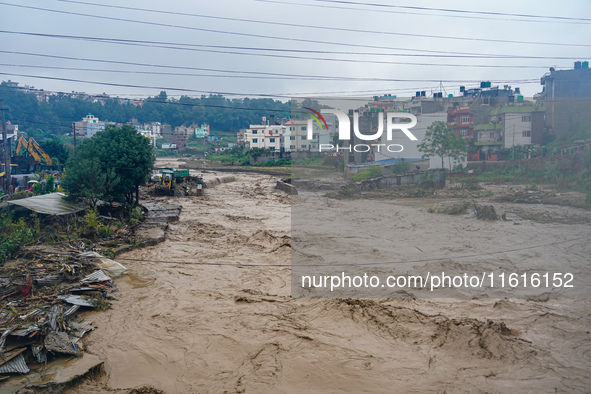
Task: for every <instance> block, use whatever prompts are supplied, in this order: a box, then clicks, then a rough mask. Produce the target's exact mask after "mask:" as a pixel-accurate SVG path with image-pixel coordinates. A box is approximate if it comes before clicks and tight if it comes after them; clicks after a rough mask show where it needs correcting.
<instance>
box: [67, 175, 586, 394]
mask: <svg viewBox="0 0 591 394" xmlns="http://www.w3.org/2000/svg"><path fill="white" fill-rule="evenodd" d="M275 181H276V179H275V178H273V177H269V176H264V175H253V174H248V175H237V181H236V182H232V183H227V184H221V185H218V186H216V187H215V188H212V189H207V192H206V196H203V197H190V198H180V199H175V202H178V203H181V204H182V205H183V210H182V213H181V217H180V220H179V221H178V222H177V223H174V224H172V225H171V226H170V231H169V233H168V236H167V240H166V241H165V242H164V243H161V244H158V245H155V246H151V247H148V248H145V249H141V250H135V251H132V252H129V253H126V254H124V255H122V256H120V257H121V258H122V259H121V260H120V262H121V263H123V264H124V265H126V266H127V267H128V268H129V270H130V271H129V274H128V275H127V277H125V278H122V279H119V280H118V281H117V285H118V287H119V292H118V293H117V294H116V297H117V299H118V300H117V301H114V303H113V307H112V308H111V309H110V310H109V311H107V312H105V313H100V314H96V315H94V316H93V321H94V322H95V324H96V325H97V326H98V328H97V329H96V330H95V331H94V332H92V333H91V334H90V336H89V337H88V339H87V340H86V350H87V351H88V352H90V353H93V354H95V355H97V356H98V357H99V358H101V359H102V360H104V361H105V369H106V372H107V376H106V377H105V381H104V382H103V384H101V386H100V387H94V388H93V387H92V386H86V388H84V387H82V388H80V389H79V392H101V391H109V390H111V389H122V388H132V387H140V386H146V385H151V386H154V387H156V388H158V389H161V390H164V391H165V392H167V393H191V392H199V393H220V392H232V393H234V392H239V393H267V392H283V393H318V392H326V393H332V392H356V393H357V392H372V393H380V392H383V393H392V392H408V393H412V392H416V393H425V392H432V393H441V392H448V393H468V392H470V393H473V392H589V391H591V373H590V372H591V334H589V330H591V324H590V322H591V308H590V307H591V303H590V302H589V301H588V300H572V299H566V298H565V299H559V300H552V299H550V300H548V299H501V300H499V299H488V298H480V299H467V300H466V299H465V300H458V299H365V300H350V299H348V300H347V299H292V298H291V297H290V294H291V289H290V286H291V282H290V269H289V267H271V266H270V265H274V264H289V263H290V259H291V250H290V236H291V233H290V199H289V198H288V197H287V196H285V195H284V194H283V193H281V192H278V191H275V190H274V189H273V186H274V184H275ZM298 198H300V199H301V198H303V199H305V198H314V199H318V200H319V201H324V203H326V204H330V206H331V208H332V209H335V210H342V212H357V211H356V210H355V209H352V207H353V208H354V207H355V206H356V204H359V202H355V201H336V200H332V201H330V202H326V201H325V200H326V199H325V198H323V197H321V196H319V195H308V194H306V193H302V195H301V196H299V197H298ZM408 202H409V200H405V202H404V204H400V205H396V204H395V203H392V202H384V204H392V209H393V210H395V211H396V214H397V215H399V220H398V221H397V222H396V224H394V225H395V226H400V228H401V229H404V233H406V234H408V235H407V236H408V237H409V239H410V237H417V236H420V234H422V233H424V234H426V235H425V236H428V237H429V239H430V240H433V241H434V242H433V245H434V246H433V247H432V248H429V247H425V248H423V247H422V248H421V249H422V251H421V253H427V254H429V255H431V256H437V255H438V253H442V250H441V248H438V247H437V245H439V244H444V243H445V240H446V239H447V238H446V237H448V235H449V234H450V233H451V234H454V237H455V238H454V239H456V240H457V241H458V242H457V243H456V245H457V246H456V247H455V249H453V250H444V251H443V252H446V253H447V252H453V253H463V252H465V251H467V250H470V249H472V248H474V247H477V246H478V245H479V244H478V243H477V242H479V240H478V239H474V234H484V235H483V237H485V239H486V242H489V243H497V244H498V245H500V246H501V247H502V246H503V243H505V242H507V241H508V240H512V241H515V242H517V243H520V242H521V243H527V242H530V243H532V242H534V241H535V243H543V242H550V240H553V239H557V238H559V239H568V238H569V237H571V238H577V237H581V234H582V233H585V232H586V234H589V227H588V225H555V224H550V225H542V224H537V223H523V224H522V225H521V226H514V227H509V225H508V224H507V225H506V226H505V224H503V223H490V222H481V221H478V222H476V221H467V220H464V219H463V218H461V217H450V216H447V215H435V214H429V213H427V212H426V208H425V206H414V205H412V204H409V203H408ZM571 210H572V209H571ZM421 226H423V227H422V228H421ZM518 229H519V230H518ZM316 237H317V241H319V242H321V241H322V232H321V231H319V233H318V234H316ZM532 238H535V240H533V239H532ZM325 241H326V242H327V243H328V242H333V241H332V240H331V239H326V240H325ZM568 247H569V248H570V249H569V250H562V251H557V252H556V253H568V255H569V256H573V257H572V258H573V259H575V260H576V261H578V262H588V256H589V254H590V250H589V246H588V242H582V243H575V244H574V245H568ZM401 253H408V254H409V256H410V254H411V253H418V252H416V248H413V249H412V250H410V249H409V250H408V251H405V250H402V251H401ZM536 253H537V254H538V255H536ZM491 258H494V257H491ZM527 258H539V259H543V258H549V259H555V258H556V254H549V255H545V254H544V253H541V252H539V251H535V250H531V251H527V252H523V253H521V254H519V255H517V256H513V257H511V256H507V255H503V259H505V260H506V259H509V260H510V259H514V261H513V263H515V264H518V263H519V261H520V259H527ZM123 259H140V260H147V261H144V262H141V261H130V260H123ZM577 259H578V260H577ZM154 260H158V261H161V262H158V263H155V262H150V261H154ZM162 261H166V262H162ZM175 262H176V263H175ZM181 262H182V263H183V264H181ZM185 263H194V264H185ZM211 263H220V264H229V265H211ZM236 263H242V264H256V265H257V266H254V267H236V266H232V265H231V264H236ZM266 265H268V266H266ZM580 265H581V266H582V268H581V269H584V270H587V271H588V270H589V267H586V264H583V263H581V264H580Z"/></svg>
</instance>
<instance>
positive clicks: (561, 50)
mask: <svg viewBox="0 0 591 394" xmlns="http://www.w3.org/2000/svg"><path fill="white" fill-rule="evenodd" d="M442 9H445V10H442ZM0 15H2V22H3V23H2V26H1V27H0V30H1V35H2V40H1V41H0V56H1V60H0V73H1V74H0V80H8V79H11V80H13V81H18V82H19V83H20V84H21V85H25V84H27V85H32V86H35V87H36V88H44V89H46V90H52V91H62V92H70V91H85V92H88V93H102V92H106V93H109V94H112V95H119V96H127V97H142V96H148V95H155V94H157V93H158V92H159V91H160V90H166V91H167V92H168V94H169V96H173V95H182V94H186V95H191V96H199V95H201V94H207V93H210V92H220V93H223V94H227V95H237V96H255V95H272V96H276V97H277V98H288V97H292V96H299V97H305V96H319V95H321V96H322V95H323V96H337V95H339V96H340V95H358V96H362V95H363V96H365V95H369V96H371V95H374V94H381V93H391V94H396V95H398V96H399V97H400V96H408V95H411V94H413V92H414V91H416V90H426V91H427V92H431V91H432V90H435V89H439V86H440V82H439V81H441V85H443V87H444V89H445V93H456V94H457V93H458V90H459V86H460V85H466V86H468V87H470V86H476V85H477V81H480V80H490V81H492V82H493V85H501V86H502V85H505V84H508V85H511V86H513V87H516V86H519V87H521V89H522V92H523V93H525V94H526V95H527V96H531V95H533V94H535V93H537V92H539V91H540V90H541V86H540V84H539V79H540V77H541V76H542V75H543V74H544V73H545V72H546V71H547V70H548V68H549V67H556V68H572V63H573V61H575V60H586V59H591V44H590V43H589V40H588V37H589V33H591V2H588V1H580V0H563V1H559V2H558V1H554V0H552V1H549V0H540V1H536V2H533V1H524V0H522V1H514V0H513V1H508V0H498V1H494V2H490V1H488V2H484V1H478V2H475V1H467V0H453V1H441V0H438V1H435V0H433V1H426V0H419V1H417V0H413V1H411V0H400V1H385V0H371V1H370V0H350V1H335V0H302V1H298V0H264V1H263V0H217V1H197V0H193V1H190V0H169V1H166V2H163V1H154V0H141V1H140V0H123V1H115V0H101V1H99V0H80V1H77V0H76V1H70V0H5V1H4V0H0ZM540 16H551V18H543V17H540ZM25 33H26V34H25ZM40 77H45V79H42V78H40ZM89 82H93V83H89ZM175 89H176V90H175Z"/></svg>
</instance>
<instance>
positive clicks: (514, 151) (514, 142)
mask: <svg viewBox="0 0 591 394" xmlns="http://www.w3.org/2000/svg"><path fill="white" fill-rule="evenodd" d="M513 160H515V125H513Z"/></svg>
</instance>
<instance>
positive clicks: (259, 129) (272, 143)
mask: <svg viewBox="0 0 591 394" xmlns="http://www.w3.org/2000/svg"><path fill="white" fill-rule="evenodd" d="M286 131H287V127H286V126H281V125H272V126H271V125H265V124H263V125H251V126H250V128H249V129H248V130H246V132H245V133H244V142H245V143H246V144H247V145H248V146H249V147H250V148H251V149H253V148H262V149H271V150H276V151H279V150H281V148H282V147H285V134H286Z"/></svg>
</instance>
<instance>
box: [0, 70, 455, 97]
mask: <svg viewBox="0 0 591 394" xmlns="http://www.w3.org/2000/svg"><path fill="white" fill-rule="evenodd" d="M0 75H8V76H18V77H29V78H39V79H49V80H56V81H66V82H80V83H88V84H93V85H107V86H119V87H128V88H139V89H156V90H175V91H181V92H191V93H207V94H219V95H227V96H261V97H282V98H290V99H291V98H294V97H293V96H294V94H290V95H288V94H264V93H236V92H219V91H210V90H198V89H188V88H174V87H162V86H145V85H134V84H119V83H112V82H99V81H90V80H82V79H74V78H60V77H49V76H43V75H30V74H17V73H5V72H0ZM392 81H395V82H449V81H445V80H431V81H429V80H392ZM307 94H315V93H307ZM316 94H317V93H316Z"/></svg>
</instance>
